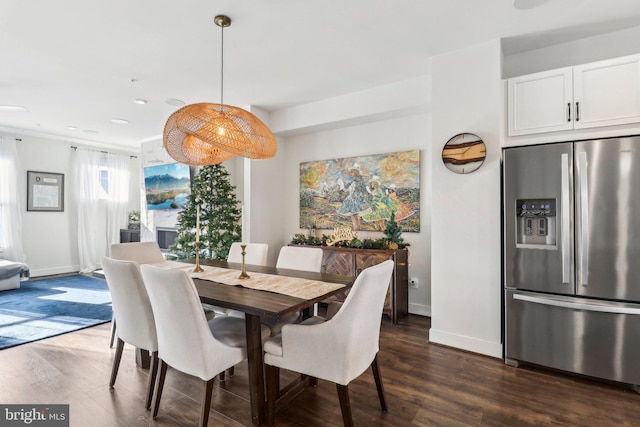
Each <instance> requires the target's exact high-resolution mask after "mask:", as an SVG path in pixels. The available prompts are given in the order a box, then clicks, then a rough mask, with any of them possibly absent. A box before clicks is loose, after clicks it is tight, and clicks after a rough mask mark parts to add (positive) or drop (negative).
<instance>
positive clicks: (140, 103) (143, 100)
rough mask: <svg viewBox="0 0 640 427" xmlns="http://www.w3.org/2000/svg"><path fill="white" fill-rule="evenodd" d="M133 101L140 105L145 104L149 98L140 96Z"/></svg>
mask: <svg viewBox="0 0 640 427" xmlns="http://www.w3.org/2000/svg"><path fill="white" fill-rule="evenodd" d="M133 102H135V103H136V104H139V105H144V104H146V103H147V100H146V99H142V98H138V99H134V100H133Z"/></svg>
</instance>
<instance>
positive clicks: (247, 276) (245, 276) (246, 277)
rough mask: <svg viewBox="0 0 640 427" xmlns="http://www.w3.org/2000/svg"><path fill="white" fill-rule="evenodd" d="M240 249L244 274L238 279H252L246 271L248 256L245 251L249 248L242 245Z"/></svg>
mask: <svg viewBox="0 0 640 427" xmlns="http://www.w3.org/2000/svg"><path fill="white" fill-rule="evenodd" d="M240 247H241V248H242V272H241V273H240V276H238V279H250V278H251V276H249V275H248V274H247V272H246V271H245V269H244V256H245V255H246V254H247V253H246V252H245V251H244V250H245V249H246V248H247V245H240Z"/></svg>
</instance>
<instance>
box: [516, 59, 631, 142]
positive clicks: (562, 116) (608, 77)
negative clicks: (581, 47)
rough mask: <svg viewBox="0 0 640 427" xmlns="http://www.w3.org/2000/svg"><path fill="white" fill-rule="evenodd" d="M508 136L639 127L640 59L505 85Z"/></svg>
mask: <svg viewBox="0 0 640 427" xmlns="http://www.w3.org/2000/svg"><path fill="white" fill-rule="evenodd" d="M508 96H509V99H508V103H509V109H508V115H509V117H508V119H509V120H508V122H509V136H517V135H527V134H534V133H542V132H554V131H561V130H570V129H583V128H591V127H598V126H612V125H620V124H625V123H638V122H640V55H632V56H625V57H623V58H616V59H612V60H607V61H599V62H594V63H590V64H585V65H580V66H576V67H566V68H560V69H557V70H551V71H545V72H542V73H536V74H529V75H526V76H521V77H516V78H513V79H509V81H508Z"/></svg>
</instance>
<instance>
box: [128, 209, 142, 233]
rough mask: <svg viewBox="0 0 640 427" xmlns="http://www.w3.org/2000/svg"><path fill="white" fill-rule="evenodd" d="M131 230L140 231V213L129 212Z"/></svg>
mask: <svg viewBox="0 0 640 427" xmlns="http://www.w3.org/2000/svg"><path fill="white" fill-rule="evenodd" d="M128 218H129V226H128V228H129V230H140V211H129V217H128Z"/></svg>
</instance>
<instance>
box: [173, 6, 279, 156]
mask: <svg viewBox="0 0 640 427" xmlns="http://www.w3.org/2000/svg"><path fill="white" fill-rule="evenodd" d="M214 21H215V23H216V25H218V26H219V27H220V28H222V30H223V31H222V34H223V36H222V49H223V50H222V52H223V55H222V57H223V61H222V68H223V69H224V27H228V26H229V25H231V19H229V17H227V16H224V15H218V16H216V17H215V18H214ZM221 75H223V73H222V72H221ZM223 82H224V79H223V78H221V84H220V86H221V87H220V93H221V95H220V98H223V96H222V93H223V84H222V83H223ZM163 141H164V147H165V149H166V150H167V153H169V155H170V156H171V157H173V158H174V159H175V160H177V161H178V162H180V163H184V164H187V165H191V166H203V165H213V164H216V163H221V162H224V161H225V160H228V159H230V158H232V157H235V156H242V157H247V158H249V159H268V158H270V157H273V156H274V155H275V154H276V149H277V143H276V139H275V137H274V136H273V134H272V133H271V131H270V130H269V128H268V127H267V126H266V125H265V124H264V123H263V122H262V121H261V120H260V119H258V118H257V117H256V116H254V115H253V114H251V113H250V112H248V111H246V110H243V109H242V108H238V107H233V106H231V105H225V104H224V103H222V100H221V102H220V104H210V103H199V104H191V105H187V106H184V107H182V108H180V109H179V110H177V111H176V112H175V113H173V114H172V115H171V116H169V119H168V120H167V123H166V124H165V126H164V133H163Z"/></svg>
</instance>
